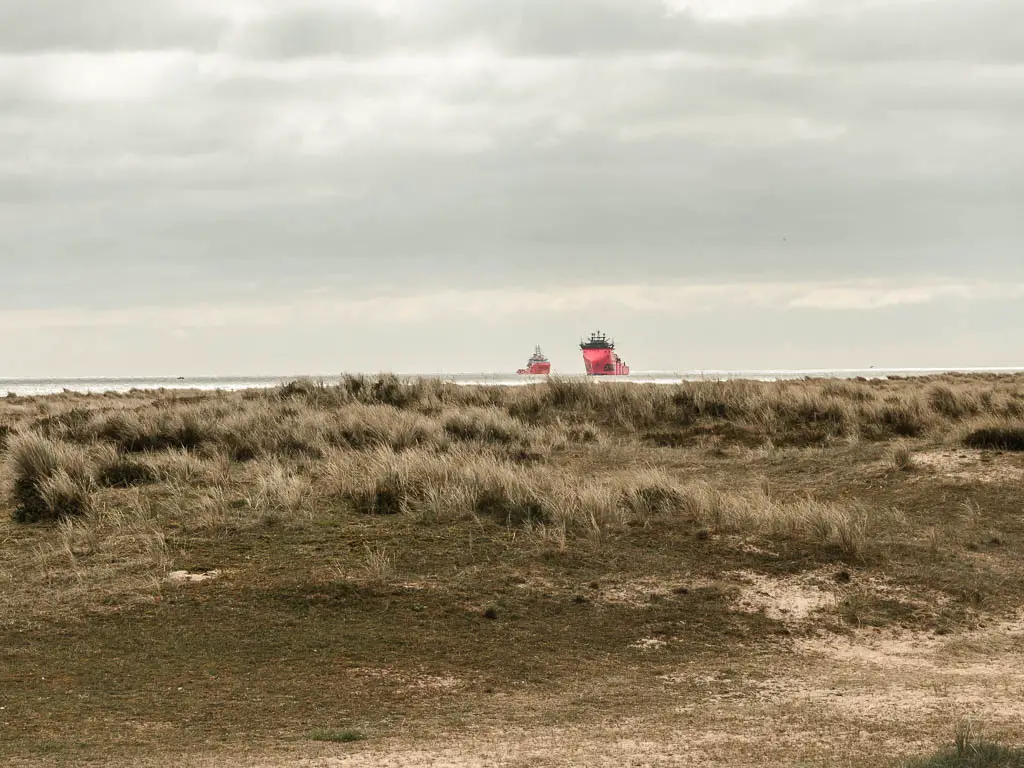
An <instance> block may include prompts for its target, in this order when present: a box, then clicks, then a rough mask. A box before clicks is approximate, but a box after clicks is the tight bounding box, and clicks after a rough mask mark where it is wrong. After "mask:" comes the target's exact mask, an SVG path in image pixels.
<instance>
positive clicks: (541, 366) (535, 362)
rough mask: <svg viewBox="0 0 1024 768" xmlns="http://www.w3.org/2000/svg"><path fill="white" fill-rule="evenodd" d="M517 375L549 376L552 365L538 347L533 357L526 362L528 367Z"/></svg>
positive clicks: (521, 369)
mask: <svg viewBox="0 0 1024 768" xmlns="http://www.w3.org/2000/svg"><path fill="white" fill-rule="evenodd" d="M516 373H520V374H536V373H539V374H547V373H551V363H549V362H548V359H547V358H546V357H544V353H543V352H541V351H540V347H539V346H538V347H536V348H535V349H534V350H533V356H532V357H531V358H530V359H529V360H527V361H526V367H525V368H520V369H519V370H518V371H516Z"/></svg>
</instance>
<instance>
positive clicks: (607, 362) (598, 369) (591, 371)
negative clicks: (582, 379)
mask: <svg viewBox="0 0 1024 768" xmlns="http://www.w3.org/2000/svg"><path fill="white" fill-rule="evenodd" d="M583 365H584V366H586V369H587V375H588V376H628V375H629V366H628V365H626V364H625V363H624V362H622V360H620V359H619V356H618V355H616V354H615V352H614V351H612V350H611V349H584V350H583Z"/></svg>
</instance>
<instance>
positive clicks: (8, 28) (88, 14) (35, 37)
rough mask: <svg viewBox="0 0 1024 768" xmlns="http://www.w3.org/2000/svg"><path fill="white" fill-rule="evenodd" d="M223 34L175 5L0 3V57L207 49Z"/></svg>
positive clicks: (50, 0) (107, 0)
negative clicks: (67, 52)
mask: <svg viewBox="0 0 1024 768" xmlns="http://www.w3.org/2000/svg"><path fill="white" fill-rule="evenodd" d="M223 31H224V24H223V22H222V21H220V20H218V19H216V18H215V17H213V16H208V15H205V14H203V15H200V14H196V13H192V12H189V11H188V9H187V8H185V7H183V6H182V5H181V4H180V3H178V2H175V0H144V1H142V2H139V1H137V0H74V1H73V2H66V1H65V0H4V2H3V3H0V52H6V53H27V52H40V51H99V52H102V51H115V50H144V49H153V48H189V49H193V50H210V49H213V48H215V47H216V45H217V41H218V39H219V38H220V35H221V34H222V33H223Z"/></svg>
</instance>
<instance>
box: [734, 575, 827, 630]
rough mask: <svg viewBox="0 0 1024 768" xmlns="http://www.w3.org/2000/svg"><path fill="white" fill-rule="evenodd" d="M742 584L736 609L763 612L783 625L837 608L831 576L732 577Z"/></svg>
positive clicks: (746, 611)
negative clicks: (783, 623)
mask: <svg viewBox="0 0 1024 768" xmlns="http://www.w3.org/2000/svg"><path fill="white" fill-rule="evenodd" d="M729 576H730V577H731V578H734V579H737V580H739V581H740V583H741V584H742V587H741V588H740V595H739V597H738V598H737V599H736V602H735V604H734V605H735V608H736V609H737V610H739V611H743V612H745V613H764V614H765V615H766V616H768V618H770V619H775V620H776V621H783V622H800V621H804V620H806V619H807V618H809V617H810V616H811V615H812V614H814V613H817V612H819V611H824V610H828V609H830V608H834V607H835V605H836V602H837V597H836V589H835V586H834V585H835V582H834V580H833V579H832V578H831V576H830V575H825V574H823V573H813V572H812V573H807V574H802V575H800V576H792V577H788V578H780V577H772V576H764V575H762V574H759V573H752V572H750V571H734V572H732V573H730V574H729Z"/></svg>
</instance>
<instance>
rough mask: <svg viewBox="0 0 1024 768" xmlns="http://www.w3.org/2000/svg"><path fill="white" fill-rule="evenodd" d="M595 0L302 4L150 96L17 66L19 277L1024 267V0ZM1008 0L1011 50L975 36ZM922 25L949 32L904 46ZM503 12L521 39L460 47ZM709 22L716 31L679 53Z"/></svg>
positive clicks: (184, 283) (14, 162)
mask: <svg viewBox="0 0 1024 768" xmlns="http://www.w3.org/2000/svg"><path fill="white" fill-rule="evenodd" d="M141 5H142V4H139V6H140V7H141ZM580 6H581V4H569V3H553V2H544V3H541V2H540V0H531V2H519V3H509V4H504V3H501V4H499V3H486V4H485V3H475V4H469V3H460V2H455V1H454V0H452V1H451V2H447V3H441V4H438V5H436V6H430V9H431V10H430V11H426V10H423V6H418V7H419V8H420V11H419V12H418V13H419V15H417V16H415V17H409V16H402V17H400V19H398V20H395V19H392V18H388V17H385V16H383V15H381V14H372V13H371V14H370V15H369V16H366V17H361V16H359V15H358V14H359V13H369V12H365V11H357V10H353V9H351V8H350V9H349V10H346V11H344V12H338V11H331V12H317V11H315V10H309V9H307V10H306V11H303V12H302V13H299V12H292V13H283V14H282V13H278V14H276V15H271V16H269V17H267V18H266V19H265V20H263V21H260V22H256V23H254V24H252V25H251V26H250V27H248V28H240V29H237V30H235V33H233V34H232V35H228V36H227V37H220V38H218V39H220V40H223V41H225V42H224V45H225V47H224V48H222V49H220V50H219V52H218V53H216V54H212V53H211V54H210V55H209V56H196V57H195V60H194V61H192V62H191V63H187V62H186V63H185V64H183V65H181V66H176V68H175V69H173V71H172V72H171V74H170V75H169V76H168V78H166V79H160V80H159V82H157V83H156V85H154V86H153V90H152V93H149V94H143V95H142V96H140V97H139V98H138V99H137V100H136V101H132V102H130V101H124V100H121V101H118V100H116V99H106V100H102V99H98V100H96V101H89V100H78V101H74V100H68V99H63V100H62V99H61V98H59V97H57V96H54V95H53V93H52V92H51V91H47V90H46V89H45V88H42V87H39V88H36V87H35V85H34V84H33V83H30V82H28V83H26V82H25V81H21V80H19V79H18V78H13V79H9V80H8V81H7V86H6V87H7V88H8V90H7V91H5V92H0V97H2V96H3V95H4V93H6V94H8V95H16V96H17V98H16V99H15V98H11V99H4V98H0V137H2V139H3V141H2V142H0V253H2V254H4V258H5V259H10V260H11V261H12V262H13V263H12V265H11V266H8V269H7V273H6V275H5V280H4V281H3V283H2V284H0V301H3V302H7V303H19V302H20V303H22V304H25V303H27V302H38V303H40V304H43V303H46V302H56V301H63V302H69V301H70V302H75V303H80V304H85V305H104V306H107V305H109V306H113V305H115V304H117V302H119V301H123V300H124V295H125V293H126V292H127V293H129V294H130V295H131V296H132V297H133V300H136V301H140V302H143V303H145V302H156V303H166V302H177V301H181V300H183V299H185V298H188V299H192V300H199V299H202V300H216V299H217V297H225V296H235V295H237V294H238V293H239V292H240V291H243V292H244V291H248V290H257V291H268V292H272V291H273V290H275V289H281V288H282V287H285V286H287V287H289V288H293V289H295V290H298V289H301V288H302V287H303V286H306V287H308V286H310V285H321V284H324V283H330V284H334V281H337V284H338V285H343V286H346V289H347V290H351V291H352V292H353V293H359V294H366V293H373V292H374V291H386V290H408V289H409V288H410V286H415V287H418V288H420V289H424V290H425V289H436V288H443V287H449V286H460V287H462V286H496V285H501V286H510V287H511V286H521V285H528V284H531V283H535V282H540V283H544V284H551V285H558V284H576V285H580V284H587V283H588V282H591V283H602V282H614V281H616V280H622V279H629V280H633V281H649V282H651V283H664V282H671V281H686V280H695V279H709V278H713V277H716V276H730V277H749V278H757V277H765V276H771V277H775V278H780V279H782V278H794V277H808V276H825V277H830V278H837V277H844V276H865V275H877V274H887V275H889V274H921V273H925V274H941V275H956V274H972V275H1003V276H1006V275H1013V274H1016V275H1020V274H1021V273H1022V270H1024V264H1022V263H1021V261H1020V259H1019V258H1018V257H1017V248H1018V244H1019V242H1020V241H1021V239H1022V236H1024V223H1022V222H1021V219H1020V217H1019V215H1018V212H1017V207H1018V206H1017V202H1018V201H1019V200H1020V199H1021V196H1022V195H1024V149H1021V147H1020V144H1019V142H1018V141H1017V138H1018V134H1019V119H1020V108H1021V106H1022V97H1021V95H1020V94H1022V93H1024V89H1020V88H1019V87H1017V86H1018V81H1017V80H1016V79H1015V77H1017V76H1016V75H1014V74H1013V73H1012V72H1009V73H1006V72H1003V73H1001V74H1000V73H997V74H996V75H990V74H985V73H984V72H982V71H981V67H980V66H979V65H980V64H982V63H984V62H985V61H990V60H992V59H993V56H996V57H1008V55H1009V54H1010V53H1011V51H1010V50H1009V48H1008V46H1009V42H1010V41H1012V40H1013V39H1015V38H1014V36H1015V35H1017V34H1018V32H1017V30H1020V29H1022V28H1024V25H1022V24H1018V25H1016V26H1014V25H1011V24H1010V23H1009V21H1010V19H1008V18H1002V17H1000V14H1002V13H1005V10H1000V9H999V8H998V7H997V5H996V4H993V3H969V2H962V3H953V2H952V0H933V2H930V3H927V4H925V5H916V6H914V8H915V9H916V12H917V13H919V15H918V16H917V17H915V16H914V15H913V13H911V12H910V11H907V10H906V7H909V6H906V7H904V6H900V8H899V9H897V10H895V11H894V10H887V9H886V8H884V7H882V8H880V9H875V10H871V11H866V12H865V13H864V14H863V15H861V16H858V15H857V14H854V13H852V12H848V13H845V14H838V13H835V12H829V13H823V14H818V15H814V16H812V15H810V14H807V13H805V14H797V15H789V16H785V17H779V18H775V19H758V20H754V21H747V22H742V23H728V24H727V23H722V22H715V23H712V22H708V21H702V20H699V19H697V18H694V17H692V16H686V15H682V16H676V17H671V18H666V17H665V15H664V13H663V10H662V6H661V4H660V3H657V2H649V1H647V0H634V1H631V2H625V0H623V1H622V2H611V1H610V0H608V1H607V2H602V3H593V4H588V5H587V8H588V9H589V10H590V11H592V12H591V13H587V14H583V13H582V12H581V11H579V8H580ZM166 8H167V9H169V8H171V6H167V7H166ZM435 8H436V10H435ZM5 10H7V8H6V6H5ZM165 10H166V9H165ZM23 11H24V13H28V11H27V10H24V9H23ZM96 13H97V18H99V19H107V20H108V21H109V22H110V27H109V29H108V28H107V27H103V25H102V24H99V26H98V27H96V29H99V30H101V31H102V30H105V29H108V31H107V32H105V33H104V34H107V37H103V36H102V35H99V33H98V32H96V31H95V30H93V31H91V32H90V31H88V29H86V28H85V27H83V28H82V29H80V30H78V31H75V30H71V29H70V28H68V30H69V31H67V32H66V35H67V37H66V39H67V40H70V41H72V42H71V43H69V44H68V45H71V47H74V46H75V45H77V46H78V47H79V48H81V49H89V48H90V46H91V47H92V49H93V50H98V49H99V47H101V46H102V45H106V46H109V47H111V48H116V47H118V46H120V47H122V48H123V49H131V48H137V47H138V48H143V47H146V46H150V47H160V46H163V45H168V44H170V43H171V42H173V40H172V38H174V36H175V35H178V37H177V38H174V39H178V40H179V41H185V40H186V39H191V40H192V41H193V42H192V44H193V45H195V46H196V47H197V48H202V46H203V45H209V44H211V41H212V40H213V39H214V30H213V27H211V26H209V25H210V24H211V22H209V21H206V20H203V19H200V17H199V16H195V17H185V16H183V17H182V18H183V19H184V21H182V23H181V25H180V26H178V27H175V25H174V24H171V25H170V26H169V27H167V28H166V29H165V30H164V31H163V32H160V33H159V34H160V35H163V34H165V33H166V34H167V35H170V37H159V35H158V34H157V32H155V31H146V30H145V29H144V27H145V24H143V21H144V20H140V18H139V17H138V16H131V14H129V15H128V16H121V15H119V14H118V13H115V12H114V10H113V9H112V8H108V9H107V10H105V11H104V10H102V9H100V10H99V11H97V12H96ZM155 13H156V16H157V17H158V18H159V17H160V14H161V13H163V11H158V12H155ZM167 13H168V14H171V13H172V11H170V10H167ZM173 13H183V11H181V10H180V9H179V10H178V11H173ZM1019 13H1020V14H1021V15H1022V16H1024V10H1022V11H1020V12H1019ZM189 19H192V21H189ZM193 21H194V23H195V24H197V25H198V26H196V27H194V28H193V27H191V26H189V25H190V24H192V23H193ZM992 21H998V22H1000V24H999V29H996V28H993V30H992V34H993V38H992V39H993V41H994V42H993V48H992V50H994V51H995V53H994V54H993V53H992V51H986V52H982V51H975V50H974V49H973V48H972V46H977V45H978V41H977V40H976V39H975V37H977V34H980V33H974V32H971V33H970V34H966V35H965V38H964V40H961V41H957V40H953V39H951V38H950V37H949V34H948V30H951V29H954V28H956V27H957V25H958V24H959V25H960V26H961V27H962V28H963V29H965V30H966V31H967V32H970V30H971V29H981V28H982V26H983V25H984V24H987V23H991V22H992ZM68 23H69V24H70V22H68ZM97 23H99V22H97ZM129 24H135V25H137V29H138V30H139V31H136V32H131V30H130V28H129V26H128V25H129ZM119 25H120V26H119ZM979 25H981V26H979ZM115 28H116V29H115ZM154 29H155V28H154ZM176 29H177V30H178V31H174V30H176ZM110 30H114V31H110ZM188 30H192V31H193V32H195V31H197V30H198V31H199V32H201V34H196V35H195V36H194V37H192V38H189V34H192V33H191V32H188ZM204 30H205V31H204ZM115 32H116V33H115ZM108 33H109V34H108ZM218 34H219V33H218ZM911 34H913V35H920V36H922V39H924V38H927V37H928V35H934V37H932V38H929V39H931V41H932V42H931V43H930V44H929V45H922V46H919V47H918V48H917V49H914V48H913V47H910V48H908V54H913V53H914V50H918V51H919V53H920V55H919V56H918V57H917V60H914V61H898V60H897V59H898V58H899V56H898V55H897V51H898V48H899V46H898V41H900V40H901V39H904V38H906V37H907V36H908V35H911ZM154 35H157V36H156V37H154ZM204 35H206V37H204ZM1001 35H1002V36H1003V37H1000V36H1001ZM0 37H2V36H0ZM115 38H116V39H115ZM26 39H27V38H26ZM858 39H859V40H860V43H861V44H860V46H855V45H854V44H853V41H855V40H858ZM54 40H56V38H53V39H51V40H50V42H49V43H46V42H45V41H42V40H41V38H40V39H39V40H37V41H36V43H35V44H36V45H38V46H40V47H41V48H47V47H53V46H55V45H57V43H55V42H54ZM1000 40H1003V42H1000ZM473 41H477V42H486V43H490V44H493V45H494V47H495V48H496V49H497V52H493V51H492V52H491V53H488V54H487V55H482V56H480V57H479V58H478V59H474V58H473V57H472V55H470V56H468V58H467V59H466V60H463V61H459V60H457V59H452V58H446V57H449V56H450V55H451V54H450V52H449V51H447V50H446V49H447V48H449V47H452V46H456V45H457V44H458V43H460V42H466V43H468V42H473ZM182 44H184V42H182ZM23 45H24V46H27V45H28V42H25V43H23ZM60 45H64V43H60ZM682 49H685V50H696V51H703V52H705V53H706V54H707V55H706V56H704V57H703V58H698V60H697V61H695V62H690V63H687V61H686V60H685V57H684V60H683V61H681V62H680V61H674V60H673V59H671V57H661V56H659V55H657V54H659V52H665V51H677V50H682ZM389 51H390V52H395V51H402V52H403V55H405V56H411V53H410V51H412V52H416V51H418V52H419V53H418V54H417V55H418V56H420V57H421V59H420V60H419V63H417V59H416V58H415V57H413V59H412V60H411V61H405V62H404V63H401V62H399V63H396V61H395V60H393V59H392V58H391V57H389V56H387V55H386V54H387V53H388V52H389ZM577 54H580V56H579V58H577V56H576V55H577ZM584 54H585V55H584ZM769 55H771V56H778V57H779V58H780V61H768V60H766V59H765V57H766V56H769ZM915 55H917V54H915ZM808 57H814V58H816V59H817V60H819V63H818V64H816V63H813V62H809V61H808ZM957 57H960V58H966V59H968V60H969V61H971V62H973V63H972V64H971V66H963V67H961V66H960V65H958V64H956V63H955V62H953V63H950V61H952V60H953V59H956V58H957ZM972 57H973V58H972ZM23 58H25V59H29V57H27V56H26V57H23ZM282 58H287V59H289V61H279V59H282ZM394 58H395V59H398V58H401V57H397V56H396V57H394ZM886 58H890V59H892V60H891V61H882V59H886ZM304 59H319V61H312V60H311V61H303V60H304ZM947 59H950V61H947ZM844 60H848V61H853V60H858V61H859V62H861V63H858V64H856V65H853V64H844V63H843V61H844ZM821 62H828V66H824V65H823V64H821ZM864 62H867V63H864ZM31 63H32V62H31V61H29V64H31ZM22 64H23V65H24V64H25V62H22ZM819 64H821V65H819ZM2 67H3V64H2V63H0V81H2V80H3V77H2ZM219 67H220V68H222V69H219ZM29 68H31V67H29ZM2 87H4V86H2V85H0V88H2ZM5 266H7V265H6V264H5ZM82 286H88V289H87V290H85V289H83V288H82ZM244 286H250V287H244Z"/></svg>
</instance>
